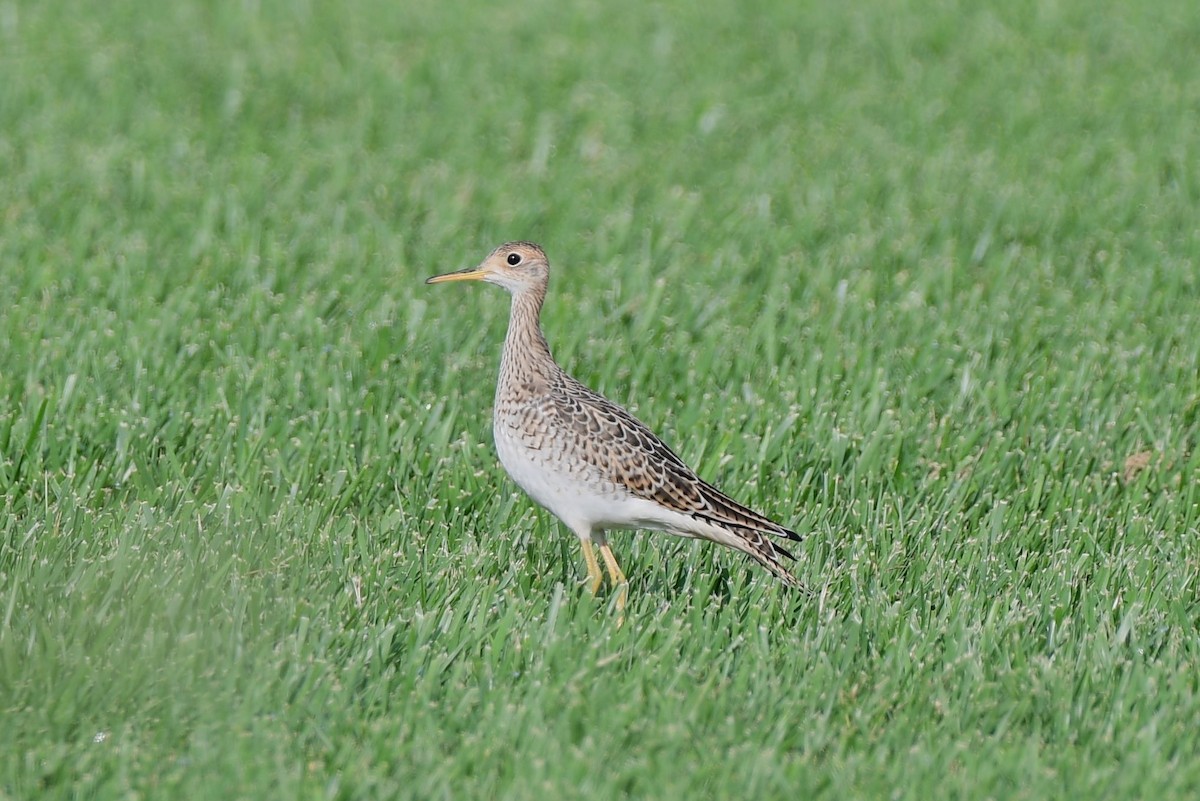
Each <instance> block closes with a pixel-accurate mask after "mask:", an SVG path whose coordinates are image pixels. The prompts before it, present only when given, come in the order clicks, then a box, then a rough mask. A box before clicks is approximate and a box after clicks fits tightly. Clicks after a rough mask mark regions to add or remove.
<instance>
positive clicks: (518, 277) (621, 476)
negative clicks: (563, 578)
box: [425, 242, 808, 619]
mask: <svg viewBox="0 0 1200 801" xmlns="http://www.w3.org/2000/svg"><path fill="white" fill-rule="evenodd" d="M450 281H483V282H485V283H488V284H494V285H496V286H499V287H501V288H503V289H506V290H507V291H508V292H509V294H510V295H511V296H512V297H511V308H510V312H509V321H508V333H507V334H506V335H505V337H504V346H503V349H502V351H501V356H500V374H499V379H498V380H497V382H496V397H495V404H494V410H493V419H492V429H493V435H494V438H495V446H496V453H497V456H498V457H499V459H500V463H501V465H503V467H504V469H505V471H507V473H508V475H509V476H510V477H511V478H512V479H513V481H515V482H516V484H517V485H518V486H519V487H520V488H521V489H522V490H524V491H525V493H526V494H527V495H529V497H530V498H532V499H533V500H534V501H536V502H537V503H538V504H540V505H541V506H543V507H544V508H546V509H547V510H549V511H550V512H551V513H552V514H553V515H554V516H555V517H557V518H558V519H559V520H561V521H562V522H563V524H564V525H566V527H567V528H568V529H570V530H571V531H572V532H573V533H574V534H575V536H576V537H578V538H579V542H580V545H581V548H582V550H583V558H584V561H585V562H586V564H587V571H588V578H587V580H588V583H589V585H590V588H591V592H592V594H593V595H595V594H597V593H598V592H599V591H600V588H601V586H602V585H603V582H604V577H603V574H602V573H601V572H600V566H599V563H598V562H597V560H596V556H595V553H594V551H593V548H592V546H593V543H594V544H595V545H596V546H597V547H598V548H599V550H600V556H601V558H602V559H603V560H604V564H605V566H606V567H607V569H608V573H609V578H610V579H611V581H612V584H613V586H614V589H615V590H616V592H617V596H616V605H617V609H618V612H619V613H621V614H622V615H623V611H624V608H625V602H626V596H627V595H628V586H629V582H628V579H627V578H626V576H625V574H624V573H623V572H622V571H621V567H620V565H619V564H618V563H617V559H616V556H615V555H614V554H613V551H612V548H611V546H610V545H609V543H608V537H607V535H606V532H608V531H610V530H614V529H617V530H621V529H625V530H629V529H643V530H653V531H661V532H666V533H669V534H675V535H677V536H680V537H686V538H695V539H701V540H707V541H710V542H715V543H718V544H720V545H724V546H726V547H729V548H732V549H734V550H736V551H741V552H742V553H744V554H747V555H748V556H750V557H751V558H752V559H753V560H754V561H756V562H758V563H759V564H760V565H762V566H763V567H764V568H766V569H767V570H768V571H769V572H770V573H771V574H772V575H774V576H775V577H776V578H777V579H779V580H780V581H781V582H783V584H785V585H787V586H788V587H791V588H793V589H795V590H798V591H800V592H802V593H805V594H808V590H807V589H806V588H805V586H804V585H803V584H802V583H801V582H800V580H799V579H798V578H796V576H795V575H793V574H792V572H791V571H790V570H789V569H788V568H787V567H786V566H785V565H784V563H783V559H784V558H787V559H791V560H794V559H795V557H794V556H793V555H792V554H791V553H790V552H789V551H788V550H786V549H785V548H784V547H782V545H781V544H780V542H779V540H788V541H792V542H799V541H800V540H801V537H800V535H799V534H797V533H796V532H795V531H792V530H791V529H788V528H785V527H784V526H782V525H780V524H779V523H776V522H775V521H773V520H771V519H769V518H767V517H764V516H763V515H761V514H759V513H757V512H755V511H753V510H752V509H750V508H748V507H746V506H743V505H742V504H740V503H738V502H737V501H735V500H733V499H732V498H730V497H729V496H728V495H726V494H724V493H723V492H721V491H720V490H718V489H717V488H716V487H714V486H713V485H712V484H710V483H708V482H707V481H704V480H703V479H701V478H700V477H699V476H698V475H697V474H696V472H695V471H694V470H692V469H691V468H690V467H688V466H687V465H686V464H685V463H684V462H683V460H682V459H680V458H679V457H678V456H677V455H676V454H675V452H674V451H673V450H671V448H669V447H668V446H667V445H666V444H665V443H664V442H663V441H662V439H660V438H659V437H658V436H657V435H656V434H654V432H653V431H651V430H650V429H649V428H648V427H647V426H646V425H645V424H644V423H642V422H641V421H640V420H638V419H637V418H636V417H634V416H633V415H632V414H630V413H629V412H628V411H626V410H625V409H623V408H621V407H620V406H618V405H617V404H615V403H613V402H612V401H610V400H608V399H607V398H605V397H604V396H603V395H601V394H600V393H598V392H595V391H593V390H591V389H589V388H588V387H586V386H585V385H584V384H582V383H581V382H579V381H577V380H576V379H574V378H572V377H571V376H570V375H569V374H567V372H566V371H565V370H563V368H562V367H560V366H559V365H558V363H557V362H556V361H555V360H554V357H553V356H552V355H551V353H550V346H549V345H548V344H547V342H546V337H545V335H544V334H543V333H542V327H541V312H542V305H543V303H544V301H545V300H546V290H547V287H548V285H549V281H550V262H549V260H548V259H547V257H546V253H545V251H544V250H543V249H542V248H541V246H540V245H537V244H534V243H533V242H508V243H506V244H503V245H501V246H500V247H498V248H496V249H495V250H493V251H492V252H491V253H490V254H489V255H488V256H487V258H485V259H484V260H483V261H482V262H480V264H479V265H478V266H477V267H470V268H467V269H465V270H459V271H457V272H450V273H443V274H441V275H435V276H433V277H431V278H429V279H427V280H426V282H425V283H427V284H440V283H444V282H450ZM622 619H623V617H622Z"/></svg>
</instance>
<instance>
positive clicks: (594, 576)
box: [579, 540, 607, 595]
mask: <svg viewBox="0 0 1200 801" xmlns="http://www.w3.org/2000/svg"><path fill="white" fill-rule="evenodd" d="M579 544H580V545H582V546H583V560H584V561H585V562H587V569H588V581H590V582H591V584H592V595H595V594H596V593H598V592H600V585H601V584H603V583H604V574H603V573H601V572H600V565H599V564H598V563H597V562H596V554H595V553H593V552H592V541H591V540H580V541H579ZM606 558H607V557H606Z"/></svg>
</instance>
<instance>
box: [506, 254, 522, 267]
mask: <svg viewBox="0 0 1200 801" xmlns="http://www.w3.org/2000/svg"><path fill="white" fill-rule="evenodd" d="M508 263H509V264H511V265H512V266H513V267H516V266H517V265H518V264H520V263H521V254H520V253H509V254H508Z"/></svg>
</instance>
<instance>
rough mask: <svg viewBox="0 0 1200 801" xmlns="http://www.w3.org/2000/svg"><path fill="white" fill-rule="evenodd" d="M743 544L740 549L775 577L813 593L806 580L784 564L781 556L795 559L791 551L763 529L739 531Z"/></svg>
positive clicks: (800, 590) (806, 593) (805, 592)
mask: <svg viewBox="0 0 1200 801" xmlns="http://www.w3.org/2000/svg"><path fill="white" fill-rule="evenodd" d="M739 533H740V534H741V535H742V536H741V537H740V539H741V542H742V546H741V547H739V548H738V550H740V551H743V552H744V553H746V554H748V555H749V556H750V558H752V559H753V560H754V561H756V562H758V563H759V564H760V565H762V566H763V567H765V568H766V569H767V571H768V572H770V573H771V575H773V576H774V577H775V578H777V579H779V580H780V581H782V582H783V583H784V584H786V585H787V586H789V587H791V588H792V589H794V590H797V591H799V592H802V593H804V594H805V595H812V590H810V589H809V588H808V587H806V586H804V582H802V581H801V580H800V579H798V578H796V577H795V576H794V575H793V574H792V572H791V571H790V570H788V569H787V568H786V567H784V566H783V560H782V558H781V557H784V556H786V557H787V558H789V559H795V558H796V557H794V556H792V555H791V554H790V553H788V552H787V551H785V550H784V549H783V548H781V547H779V546H778V545H776V544H775V543H774V541H772V540H771V538H770V537H768V536H767V535H766V534H763V533H762V532H761V531H752V530H744V531H741V532H739Z"/></svg>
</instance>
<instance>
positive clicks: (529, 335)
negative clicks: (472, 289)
mask: <svg viewBox="0 0 1200 801" xmlns="http://www.w3.org/2000/svg"><path fill="white" fill-rule="evenodd" d="M545 299H546V290H545V289H534V290H529V291H526V292H518V293H516V294H514V295H513V298H512V310H511V312H510V314H509V318H508V334H506V335H505V337H504V352H503V353H502V354H501V356H500V386H499V387H497V389H498V391H499V390H501V389H502V388H503V387H504V386H505V385H506V384H508V385H512V384H518V383H519V384H524V385H526V386H530V387H531V388H532V387H536V386H544V385H545V384H546V383H548V382H549V380H550V379H551V378H553V376H554V374H555V372H556V371H557V370H558V365H557V364H555V363H554V357H553V356H552V355H550V346H549V345H548V344H547V343H546V337H545V336H544V335H543V334H542V326H541V321H540V320H541V313H542V302H543V301H544V300H545Z"/></svg>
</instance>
